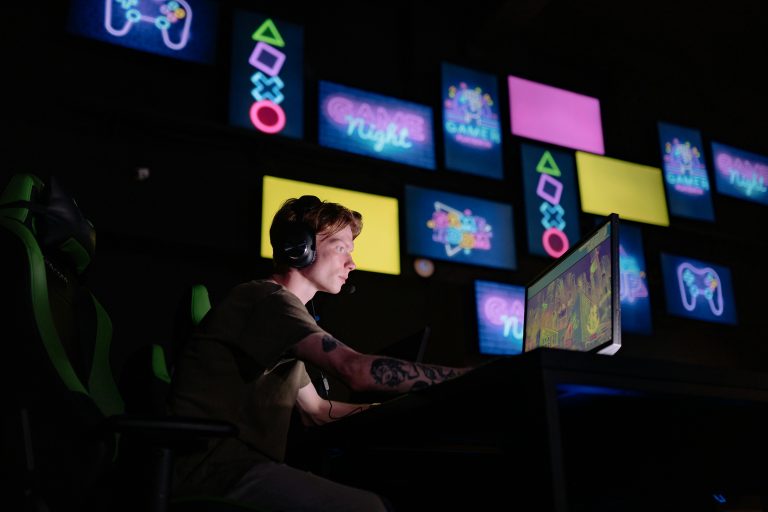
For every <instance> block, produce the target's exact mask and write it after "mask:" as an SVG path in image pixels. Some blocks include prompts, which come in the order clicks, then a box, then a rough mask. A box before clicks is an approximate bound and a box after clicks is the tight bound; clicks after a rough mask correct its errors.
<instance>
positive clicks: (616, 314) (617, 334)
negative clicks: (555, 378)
mask: <svg viewBox="0 0 768 512" xmlns="http://www.w3.org/2000/svg"><path fill="white" fill-rule="evenodd" d="M608 224H610V230H611V233H610V235H609V237H610V241H611V242H610V248H611V285H610V286H611V331H612V335H611V339H609V340H606V341H605V342H603V343H601V344H599V345H597V346H595V347H593V348H591V349H590V350H587V351H585V353H596V354H604V355H613V354H615V353H616V352H617V351H618V350H619V349H620V348H621V293H620V289H619V284H620V275H619V215H618V214H617V213H611V214H610V215H608V216H607V217H606V218H605V219H604V220H603V221H602V222H600V223H599V224H598V225H597V226H596V227H595V228H594V229H592V230H591V231H590V232H589V233H587V234H586V235H584V236H582V237H581V239H580V240H579V242H578V243H576V244H574V245H573V246H571V247H570V248H569V249H568V251H566V252H565V253H564V254H563V255H562V256H560V257H559V258H558V259H557V260H555V261H554V262H552V263H550V264H549V265H547V267H546V268H544V270H542V271H541V272H539V273H538V274H537V275H536V277H534V278H533V279H531V280H530V281H529V282H528V284H526V286H525V314H524V316H523V318H524V320H523V326H524V330H523V352H522V353H526V352H530V351H532V350H536V349H537V348H540V347H533V348H527V346H526V340H527V337H528V291H529V290H530V288H531V286H532V285H533V284H535V283H537V282H538V281H539V280H540V279H541V278H542V277H544V275H546V274H547V273H548V272H550V271H551V270H553V269H554V268H555V267H557V266H558V265H559V264H560V263H561V262H562V261H563V260H565V259H566V258H568V257H569V256H570V255H571V254H573V253H574V252H576V251H577V250H578V249H580V248H581V247H583V246H584V245H585V244H586V243H587V241H588V240H589V239H590V238H592V237H593V236H595V234H597V232H598V231H600V230H601V229H602V228H604V227H605V226H606V225H608ZM550 348H556V349H558V350H572V349H567V348H560V347H550Z"/></svg>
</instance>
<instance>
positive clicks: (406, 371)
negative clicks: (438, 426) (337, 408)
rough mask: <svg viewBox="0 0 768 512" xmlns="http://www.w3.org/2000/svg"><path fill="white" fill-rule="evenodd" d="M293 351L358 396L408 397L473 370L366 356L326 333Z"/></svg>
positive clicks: (306, 341)
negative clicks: (365, 393)
mask: <svg viewBox="0 0 768 512" xmlns="http://www.w3.org/2000/svg"><path fill="white" fill-rule="evenodd" d="M293 350H294V354H295V355H296V357H297V358H299V359H301V360H303V361H307V362H310V363H312V364H313V365H315V366H317V367H319V368H321V369H322V370H324V371H327V372H328V373H329V374H331V375H333V376H335V377H337V378H339V379H340V380H342V381H343V382H344V383H345V384H347V386H349V387H350V388H351V389H352V390H353V391H358V392H362V391H389V392H393V393H407V392H408V391H413V390H416V389H421V388H425V387H427V386H431V385H433V384H438V383H440V382H443V381H446V380H448V379H451V378H453V377H458V376H459V375H462V374H463V373H465V372H467V371H468V370H470V368H454V367H450V366H439V365H431V364H422V363H415V362H410V361H403V360H402V359H395V358H392V357H385V356H377V355H370V354H362V353H360V352H358V351H356V350H353V349H351V348H349V347H348V346H346V345H344V344H343V343H342V342H340V341H339V340H337V339H335V338H333V337H332V336H330V335H328V334H324V333H315V334H310V335H309V336H307V337H306V338H304V339H303V340H301V341H300V342H299V343H297V344H296V345H295V346H294V348H293Z"/></svg>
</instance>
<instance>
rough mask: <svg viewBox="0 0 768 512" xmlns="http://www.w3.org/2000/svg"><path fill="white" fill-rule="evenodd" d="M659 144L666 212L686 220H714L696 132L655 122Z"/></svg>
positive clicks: (707, 181) (699, 135) (710, 196)
mask: <svg viewBox="0 0 768 512" xmlns="http://www.w3.org/2000/svg"><path fill="white" fill-rule="evenodd" d="M659 143H660V145H661V159H662V166H663V168H664V185H665V186H666V188H667V200H668V201H669V213H671V214H672V215H677V216H678V217H688V218H690V219H700V220H709V221H713V220H715V212H714V210H713V208H712V194H711V192H710V190H709V189H710V187H709V178H708V177H707V165H706V162H705V161H704V152H703V149H702V144H701V134H700V133H699V131H698V130H692V129H690V128H683V127H682V126H675V125H672V124H667V123H659Z"/></svg>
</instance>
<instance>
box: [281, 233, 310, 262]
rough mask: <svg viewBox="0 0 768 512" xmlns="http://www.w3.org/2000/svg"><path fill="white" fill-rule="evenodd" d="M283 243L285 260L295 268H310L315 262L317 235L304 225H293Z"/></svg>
mask: <svg viewBox="0 0 768 512" xmlns="http://www.w3.org/2000/svg"><path fill="white" fill-rule="evenodd" d="M285 235H286V236H285V240H284V241H283V243H282V248H281V249H282V252H283V260H284V261H285V262H286V263H288V265H290V266H291V267H294V268H304V267H308V266H309V265H311V264H312V263H314V262H315V258H316V257H317V250H316V245H315V235H314V233H312V232H310V230H309V229H307V228H306V227H305V226H303V225H297V224H294V225H291V226H289V227H288V228H287V229H286V234H285Z"/></svg>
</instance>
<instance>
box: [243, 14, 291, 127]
mask: <svg viewBox="0 0 768 512" xmlns="http://www.w3.org/2000/svg"><path fill="white" fill-rule="evenodd" d="M302 47H303V32H302V29H301V27H298V26H295V25H292V24H290V23H284V22H281V21H277V20H275V19H273V18H268V17H265V16H261V15H258V14H255V13H249V12H245V11H241V12H238V13H237V15H236V16H235V17H234V30H233V43H232V62H233V65H232V78H231V86H230V87H231V91H230V122H232V123H233V124H236V125H238V126H242V127H244V128H249V129H256V130H258V131H260V132H262V133H266V134H270V135H271V134H280V135H284V136H288V137H295V138H300V137H301V136H302V135H303V118H302V116H303V110H304V107H303V97H302V94H303V87H304V84H303V70H302V68H303V63H302Z"/></svg>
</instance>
